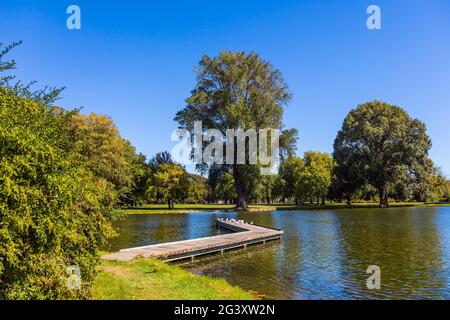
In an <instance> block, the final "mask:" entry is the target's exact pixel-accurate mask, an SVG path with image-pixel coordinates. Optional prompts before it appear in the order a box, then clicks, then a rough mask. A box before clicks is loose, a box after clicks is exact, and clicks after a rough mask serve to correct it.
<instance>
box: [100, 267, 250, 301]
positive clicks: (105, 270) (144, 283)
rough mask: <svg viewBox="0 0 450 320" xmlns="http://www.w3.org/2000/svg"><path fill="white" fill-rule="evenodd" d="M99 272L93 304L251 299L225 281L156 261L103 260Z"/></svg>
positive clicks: (243, 291) (246, 293)
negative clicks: (104, 301) (135, 301)
mask: <svg viewBox="0 0 450 320" xmlns="http://www.w3.org/2000/svg"><path fill="white" fill-rule="evenodd" d="M100 268H101V271H100V273H99V274H98V276H97V278H96V280H95V283H94V287H93V298H94V299H96V300H105V299H106V300H118V299H120V300H168V299H175V300H193V299H202V300H220V299H225V300H243V299H253V296H252V294H251V293H249V292H247V291H245V290H243V289H241V288H239V287H236V286H232V285H231V284H229V283H228V282H227V281H226V280H223V279H216V278H212V277H208V276H198V275H194V274H192V273H190V272H188V271H185V270H183V269H181V268H179V267H177V266H174V265H169V264H167V263H164V262H161V261H159V260H154V259H137V260H134V261H131V262H119V261H109V260H104V261H102V264H101V267H100Z"/></svg>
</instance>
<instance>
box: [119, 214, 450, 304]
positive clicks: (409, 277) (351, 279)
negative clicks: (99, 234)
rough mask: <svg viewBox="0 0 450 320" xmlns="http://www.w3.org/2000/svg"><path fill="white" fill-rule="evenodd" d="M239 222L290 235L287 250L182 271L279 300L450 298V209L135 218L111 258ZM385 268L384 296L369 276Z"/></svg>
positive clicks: (251, 252) (228, 256) (207, 261)
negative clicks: (372, 269) (220, 221)
mask: <svg viewBox="0 0 450 320" xmlns="http://www.w3.org/2000/svg"><path fill="white" fill-rule="evenodd" d="M218 217H228V218H231V217H237V218H238V219H244V220H247V221H254V223H256V224H260V225H265V226H269V227H274V228H279V229H283V230H284V232H285V233H284V235H283V238H282V241H281V242H271V243H267V244H266V245H258V246H254V247H249V248H248V249H247V250H239V251H233V252H228V253H225V255H224V256H220V255H219V256H208V257H205V258H201V259H198V260H196V261H195V262H193V263H182V266H183V267H184V268H186V269H188V270H191V271H192V272H194V273H198V274H208V275H212V276H218V277H225V278H227V279H228V280H229V281H230V282H231V283H233V284H237V285H240V286H241V287H244V288H246V289H248V290H254V291H257V292H258V293H262V294H264V295H265V297H266V298H274V299H359V298H376V299H386V298H395V299H403V298H411V299H415V298H416V299H426V298H435V299H448V298H450V286H449V284H450V269H449V266H450V251H449V249H450V235H449V232H450V207H442V208H398V209H388V210H380V209H371V210H368V209H363V210H358V209H352V210H333V211H326V210H324V211H283V212H281V211H278V212H272V213H270V212H264V213H245V214H244V213H239V214H237V215H236V214H235V213H197V214H173V215H132V216H129V217H128V218H127V219H126V220H124V221H122V222H121V223H120V224H119V228H120V236H119V238H117V239H116V240H114V241H113V242H112V243H111V247H110V249H111V250H118V249H122V248H125V247H132V246H138V245H146V244H152V243H160V242H168V241H177V240H185V239H192V238H198V237H206V236H211V235H215V234H219V233H221V232H223V231H220V230H218V229H216V228H215V225H214V220H215V219H216V218H218ZM372 264H375V265H378V266H380V268H381V272H382V279H381V285H382V287H381V290H369V289H367V288H366V280H367V277H368V276H369V275H368V274H366V268H367V267H368V266H369V265H372Z"/></svg>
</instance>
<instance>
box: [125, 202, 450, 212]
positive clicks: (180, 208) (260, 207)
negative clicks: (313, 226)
mask: <svg viewBox="0 0 450 320" xmlns="http://www.w3.org/2000/svg"><path fill="white" fill-rule="evenodd" d="M449 205H450V204H449V203H436V204H433V203H428V204H425V203H422V202H392V203H390V206H391V207H416V206H427V207H435V206H449ZM344 208H348V207H347V205H346V204H345V202H343V203H327V204H325V205H319V206H318V205H316V204H303V205H301V206H296V205H295V204H283V203H277V204H271V205H267V204H251V205H249V211H255V212H256V211H274V210H299V209H300V210H320V209H344ZM351 208H378V203H375V202H354V203H353V204H352V207H351ZM234 209H235V205H233V204H175V209H173V210H172V209H168V208H167V206H166V205H163V204H146V205H143V206H139V207H130V208H127V209H124V210H122V213H126V214H152V213H189V212H208V211H233V210H234Z"/></svg>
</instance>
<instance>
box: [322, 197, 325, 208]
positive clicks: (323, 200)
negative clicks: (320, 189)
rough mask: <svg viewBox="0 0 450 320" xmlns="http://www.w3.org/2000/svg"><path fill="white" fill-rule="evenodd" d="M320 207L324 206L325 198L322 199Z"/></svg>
mask: <svg viewBox="0 0 450 320" xmlns="http://www.w3.org/2000/svg"><path fill="white" fill-rule="evenodd" d="M322 205H323V206H324V205H325V197H323V198H322Z"/></svg>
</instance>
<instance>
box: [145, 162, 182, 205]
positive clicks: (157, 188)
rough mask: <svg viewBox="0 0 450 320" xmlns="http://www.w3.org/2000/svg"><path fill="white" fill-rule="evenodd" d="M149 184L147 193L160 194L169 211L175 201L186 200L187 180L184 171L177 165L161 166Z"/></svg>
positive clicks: (165, 164) (167, 164)
mask: <svg viewBox="0 0 450 320" xmlns="http://www.w3.org/2000/svg"><path fill="white" fill-rule="evenodd" d="M151 182H152V184H151V185H150V187H149V193H150V194H153V195H155V194H156V193H159V194H161V195H162V197H163V199H164V201H166V202H167V205H168V207H169V209H173V208H174V202H175V201H180V200H183V199H186V198H187V196H188V190H189V178H188V175H187V173H186V171H185V170H184V169H183V168H182V167H181V166H180V165H178V164H175V163H164V164H161V165H160V166H159V169H158V171H157V172H156V173H154V175H153V178H152V180H151Z"/></svg>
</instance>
